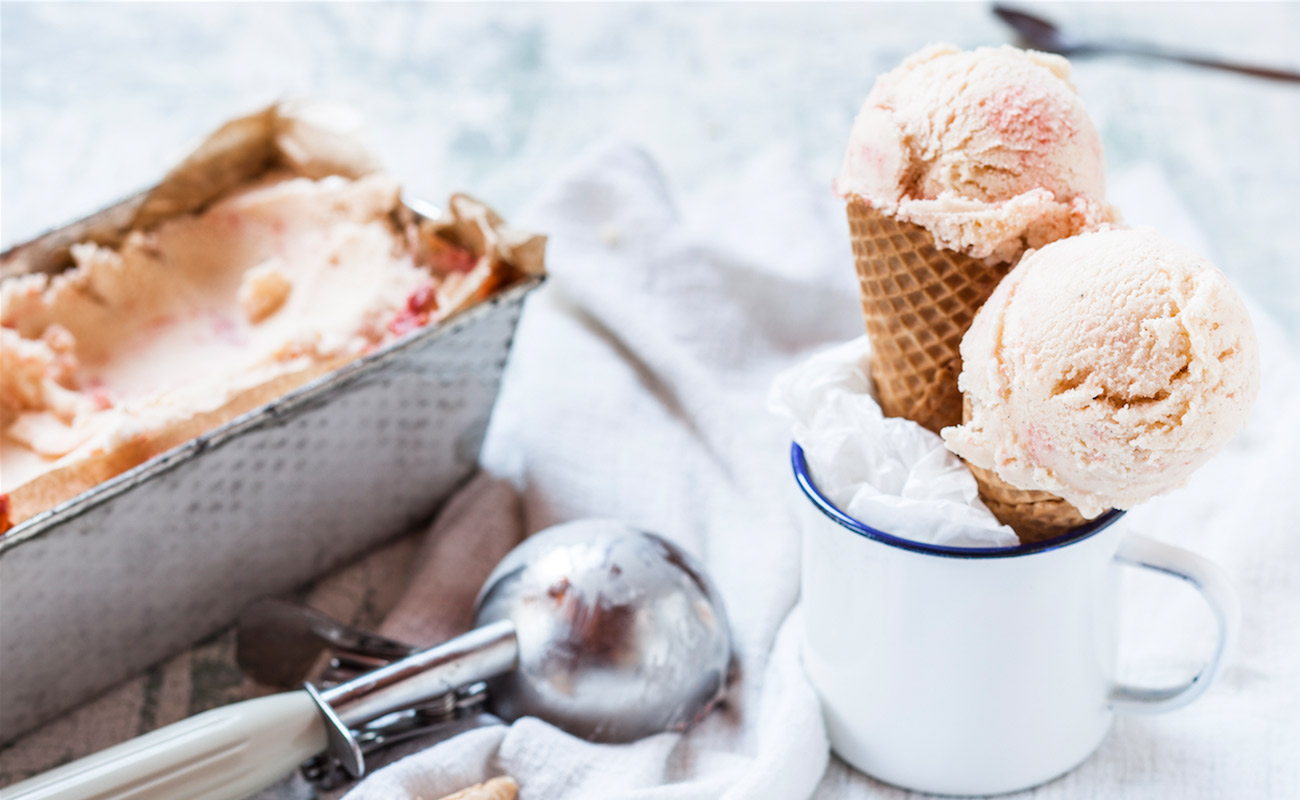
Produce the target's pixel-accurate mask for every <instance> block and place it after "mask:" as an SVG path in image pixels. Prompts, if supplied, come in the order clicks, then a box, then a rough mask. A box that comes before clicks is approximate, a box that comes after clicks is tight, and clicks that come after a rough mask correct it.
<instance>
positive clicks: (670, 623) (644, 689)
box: [0, 520, 732, 800]
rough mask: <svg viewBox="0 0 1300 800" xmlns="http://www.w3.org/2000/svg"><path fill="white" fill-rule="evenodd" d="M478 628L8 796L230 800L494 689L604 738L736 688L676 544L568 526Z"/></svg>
mask: <svg viewBox="0 0 1300 800" xmlns="http://www.w3.org/2000/svg"><path fill="white" fill-rule="evenodd" d="M475 625H476V627H475V628H474V629H473V630H471V631H470V632H468V633H466V634H463V635H461V636H459V637H457V638H455V639H452V640H451V641H449V642H446V643H444V644H441V645H437V646H436V647H431V648H429V649H427V650H420V651H418V652H415V653H413V654H411V655H409V656H407V657H405V658H401V659H399V660H397V661H394V662H392V663H391V664H389V665H387V666H385V667H382V668H380V669H377V670H374V671H372V672H368V673H365V674H363V675H360V676H358V677H356V678H354V679H353V680H350V681H347V682H345V683H341V684H338V685H337V686H334V687H331V688H329V689H326V690H323V691H321V690H317V689H316V688H315V687H313V686H311V685H310V684H308V685H306V686H305V687H304V689H303V690H302V691H296V692H286V693H283V694H277V695H271V696H269V697H263V698H259V699H256V700H248V701H245V702H242V703H236V704H234V705H230V706H226V707H224V708H218V709H214V710H212V711H208V712H205V713H203V714H199V715H197V716H194V717H191V718H189V719H187V720H184V721H182V722H178V723H176V724H174V725H169V726H167V727H166V728H162V729H160V730H157V731H154V732H152V733H150V734H147V735H145V736H141V737H139V738H137V739H133V740H131V741H129V742H126V743H124V744H121V745H118V746H116V747H113V748H110V749H108V750H105V751H103V752H100V753H97V754H95V755H93V756H89V757H87V758H84V759H82V760H80V761H76V762H73V763H72V764H69V765H67V766H64V767H60V768H59V769H56V770H53V771H51V772H48V773H46V774H44V775H40V776H38V777H36V778H33V779H31V780H29V781H26V782H24V783H20V784H17V785H15V786H12V787H10V788H9V789H8V790H5V791H4V792H3V793H0V797H3V798H4V800H37V798H40V799H41V800H53V799H54V798H58V799H59V800H79V799H81V798H92V797H93V798H104V799H105V800H107V799H108V798H121V799H123V800H125V798H128V797H129V798H131V800H146V799H148V798H157V799H158V800H162V799H163V798H166V800H233V798H239V797H246V796H248V795H249V794H252V793H254V792H256V791H257V790H259V789H261V788H264V787H266V786H268V785H270V784H271V783H273V782H275V781H276V780H278V779H279V778H281V777H283V776H285V775H287V774H288V773H290V772H291V771H292V770H293V769H294V768H295V767H296V766H298V765H299V764H300V763H302V762H303V761H306V760H307V759H310V758H313V757H315V756H318V755H321V754H327V755H328V757H329V758H332V759H335V760H337V762H338V763H339V764H341V766H342V767H343V769H345V770H346V771H347V773H348V774H350V775H352V776H353V777H360V776H361V775H363V774H364V772H365V763H364V759H363V757H362V753H361V748H360V746H359V744H358V741H357V737H356V734H355V731H356V730H358V729H360V728H362V727H364V726H365V725H367V724H368V723H370V722H373V721H374V720H378V719H380V718H383V717H386V716H389V715H393V714H396V713H399V712H403V711H406V710H409V709H412V708H420V707H424V706H428V705H429V704H431V703H434V704H436V703H439V702H442V701H443V700H444V698H447V697H454V696H455V692H457V690H460V689H463V688H465V687H470V686H473V685H474V684H477V683H480V682H483V681H487V682H488V686H489V691H490V694H491V697H492V706H493V708H494V710H495V711H496V713H497V714H498V715H499V716H501V717H503V718H504V719H507V720H512V719H516V718H518V717H521V716H530V715H531V716H538V717H541V718H543V719H545V720H547V721H549V722H552V723H554V724H556V725H558V726H559V727H561V728H564V729H565V730H567V731H569V732H570V733H574V734H577V735H579V736H583V737H586V738H589V739H592V740H595V741H607V742H617V741H630V740H633V739H637V738H640V737H643V736H646V735H649V734H652V733H657V732H660V731H665V730H682V729H685V728H687V727H688V726H690V725H691V724H692V723H694V722H695V721H696V720H698V719H700V718H701V717H702V716H703V715H704V714H705V713H707V712H708V711H709V709H710V708H712V707H713V706H714V704H716V703H717V702H718V701H719V700H720V699H721V698H722V695H723V692H724V691H725V688H726V681H727V673H728V669H729V666H730V661H731V651H732V648H731V636H730V632H729V628H728V625H727V617H726V611H725V609H724V608H723V605H722V601H721V598H720V597H719V595H718V592H717V590H716V589H715V588H714V587H713V585H712V583H711V582H710V580H709V578H708V577H707V576H706V575H705V574H704V572H703V570H702V569H701V568H700V566H699V565H698V564H697V563H696V562H695V561H694V560H693V559H692V558H691V557H690V556H688V555H687V554H686V553H684V552H683V551H682V550H680V549H679V548H677V547H676V546H674V545H673V544H671V543H670V542H668V541H666V540H664V539H662V538H660V537H658V536H655V535H653V534H648V533H642V532H639V531H635V530H633V529H631V528H628V527H627V526H626V525H623V524H621V523H617V522H610V521H598V520H589V521H581V522H573V523H568V524H565V525H558V526H555V527H553V528H550V529H548V530H546V531H543V532H542V533H539V534H537V535H535V536H533V537H531V538H530V539H528V540H527V541H525V542H524V543H523V544H521V545H520V546H518V547H516V548H515V549H514V550H512V551H511V552H510V553H509V554H507V555H506V557H505V558H504V559H503V560H502V561H501V563H500V564H499V565H498V566H497V568H496V569H495V570H494V571H493V573H492V574H491V575H490V576H489V577H488V580H487V582H486V584H485V585H484V587H483V589H482V591H481V592H480V594H479V598H478V602H477V604H476V613H475Z"/></svg>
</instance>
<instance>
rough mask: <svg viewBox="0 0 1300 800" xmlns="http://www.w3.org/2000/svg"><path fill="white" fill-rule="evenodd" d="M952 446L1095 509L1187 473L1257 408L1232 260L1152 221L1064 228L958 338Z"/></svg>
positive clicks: (1086, 510)
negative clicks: (1170, 234) (959, 402)
mask: <svg viewBox="0 0 1300 800" xmlns="http://www.w3.org/2000/svg"><path fill="white" fill-rule="evenodd" d="M961 355H962V361H963V368H962V372H961V376H960V378H959V379H958V386H959V387H960V389H961V390H962V392H963V394H964V395H965V398H966V400H967V402H968V404H969V414H968V419H967V421H966V422H965V423H964V424H962V425H959V426H953V427H948V428H945V429H944V430H943V432H942V435H943V438H944V441H945V442H946V443H947V445H948V447H949V449H951V450H952V451H953V452H955V453H957V454H958V455H959V456H961V457H962V458H965V459H966V460H967V461H969V462H970V463H972V464H974V465H976V466H978V467H982V468H985V469H990V470H992V471H994V472H995V473H996V474H997V476H998V477H1000V478H1001V479H1002V480H1004V481H1006V482H1007V483H1010V484H1011V485H1013V486H1016V487H1018V488H1021V489H1030V490H1041V491H1046V492H1050V493H1052V494H1054V495H1057V496H1059V497H1062V498H1064V499H1065V500H1067V501H1069V502H1070V503H1071V504H1073V505H1074V506H1075V507H1076V508H1078V509H1079V511H1080V512H1081V513H1082V514H1083V515H1084V516H1086V517H1089V518H1091V517H1095V516H1097V515H1098V514H1100V513H1101V512H1102V511H1104V510H1106V509H1108V508H1131V507H1132V506H1134V505H1136V504H1137V503H1140V502H1142V501H1143V500H1146V499H1148V498H1150V497H1153V496H1155V495H1158V494H1160V493H1162V492H1165V491H1168V490H1170V489H1174V488H1176V487H1178V486H1181V485H1182V484H1183V483H1184V482H1186V480H1187V479H1188V477H1189V476H1190V475H1191V474H1192V473H1193V472H1194V471H1195V470H1196V469H1197V468H1198V467H1200V466H1201V465H1202V464H1204V463H1205V462H1206V461H1207V460H1208V459H1209V458H1210V457H1211V456H1213V455H1214V454H1215V453H1216V452H1218V451H1219V450H1220V449H1221V448H1222V447H1223V446H1224V444H1226V443H1227V442H1228V440H1229V439H1230V438H1231V437H1232V436H1233V435H1234V434H1235V433H1236V432H1237V431H1238V430H1240V429H1241V427H1242V426H1243V425H1244V424H1245V422H1246V417H1247V414H1248V413H1249V411H1250V407H1251V405H1252V403H1253V402H1254V400H1255V396H1256V394H1257V392H1258V388H1259V381H1260V367H1259V353H1258V348H1257V345H1256V342H1255V334H1254V329H1253V328H1252V326H1251V322H1250V317H1249V315H1248V314H1247V312H1246V308H1245V306H1244V305H1243V304H1242V302H1241V299H1240V298H1239V297H1238V295H1237V293H1236V292H1235V291H1234V290H1233V288H1232V285H1231V284H1230V283H1229V282H1228V280H1227V278H1226V277H1224V275H1223V273H1221V272H1220V271H1219V270H1217V269H1215V267H1214V266H1213V265H1211V264H1210V263H1209V262H1208V261H1206V260H1205V259H1204V258H1202V257H1200V256H1198V255H1197V254H1196V253H1194V252H1192V251H1191V250H1189V249H1187V248H1186V247H1183V246H1182V245H1179V244H1177V243H1176V242H1173V241H1170V240H1168V239H1165V238H1163V237H1160V236H1158V235H1156V234H1154V233H1151V232H1148V231H1130V230H1123V231H1121V230H1108V231H1100V232H1095V233H1088V234H1083V235H1080V236H1075V237H1071V238H1068V239H1063V240H1061V241H1058V242H1055V243H1053V244H1050V245H1047V246H1046V247H1044V248H1042V249H1041V250H1037V251H1035V252H1033V253H1030V254H1029V255H1026V256H1025V257H1024V259H1022V260H1021V262H1020V263H1019V264H1018V265H1017V266H1016V268H1015V269H1013V270H1012V271H1011V273H1010V274H1009V275H1008V276H1007V277H1006V278H1005V279H1003V281H1002V283H1000V284H999V285H998V287H997V289H996V290H995V291H994V292H993V295H992V296H991V297H990V298H989V300H988V302H987V303H985V304H984V306H983V307H982V308H981V309H980V311H979V313H978V314H976V317H975V321H974V322H973V323H972V325H971V327H970V330H969V331H967V333H966V335H965V336H964V337H963V339H962V345H961Z"/></svg>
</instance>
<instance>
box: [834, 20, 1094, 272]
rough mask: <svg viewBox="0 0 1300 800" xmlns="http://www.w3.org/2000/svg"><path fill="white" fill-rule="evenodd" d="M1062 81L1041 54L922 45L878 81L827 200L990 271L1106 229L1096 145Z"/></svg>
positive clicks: (1062, 63) (1055, 61)
mask: <svg viewBox="0 0 1300 800" xmlns="http://www.w3.org/2000/svg"><path fill="white" fill-rule="evenodd" d="M1069 75H1070V65H1069V62H1067V61H1066V60H1065V59H1064V58H1061V57H1060V56H1055V55H1050V54H1047V53H1038V52H1033V51H1026V50H1018V49H1016V48H1014V47H1009V46H1004V47H997V48H990V47H981V48H978V49H976V50H972V51H966V52H963V51H961V50H958V49H957V48H954V47H951V46H947V45H931V46H930V47H927V48H925V49H924V50H922V51H920V52H918V53H916V54H915V55H913V56H911V57H910V58H908V59H907V60H905V61H904V62H903V63H902V64H901V65H899V66H898V67H897V68H896V69H894V70H892V71H890V72H888V73H886V74H884V75H882V76H881V77H880V78H879V79H878V80H877V81H876V83H875V86H874V87H873V88H872V90H871V93H870V94H869V95H868V96H867V99H866V102H865V103H864V104H863V106H862V109H861V111H860V112H859V113H858V116H857V119H856V121H855V122H854V126H853V132H852V134H851V135H850V139H849V145H848V149H847V151H846V152H845V156H844V163H843V167H842V168H841V170H840V174H839V177H838V179H837V180H836V184H835V187H836V191H837V192H838V194H839V195H840V196H841V197H844V198H845V199H846V200H849V199H854V198H856V199H859V200H862V201H863V202H865V203H867V204H868V205H870V206H872V207H875V208H878V209H880V210H882V211H884V212H886V213H888V214H891V215H893V216H895V217H896V218H897V219H899V220H902V221H904V222H911V223H914V224H917V225H920V226H921V227H923V228H925V229H927V230H928V231H929V232H930V233H931V234H932V235H933V236H934V239H935V241H936V243H937V244H938V245H939V246H940V247H944V248H947V249H950V250H956V251H959V252H962V253H965V254H967V255H970V256H974V257H976V258H991V259H994V260H998V261H1010V260H1014V256H1016V255H1018V254H1019V252H1020V251H1021V250H1023V249H1024V247H1025V246H1029V247H1039V246H1042V245H1043V244H1046V243H1047V242H1050V241H1053V240H1055V239H1059V238H1061V237H1063V236H1067V235H1070V234H1072V233H1076V232H1079V231H1082V230H1088V229H1090V228H1093V227H1096V226H1098V225H1101V224H1103V223H1106V222H1108V221H1110V220H1111V219H1112V218H1113V216H1114V213H1113V211H1112V210H1111V208H1110V207H1109V206H1108V205H1106V203H1105V201H1104V195H1105V190H1106V169H1105V162H1104V159H1103V156H1102V147H1101V140H1100V138H1099V137H1098V135H1097V130H1096V128H1095V127H1094V126H1093V124H1092V121H1091V119H1089V117H1088V114H1087V111H1086V110H1085V109H1084V106H1083V101H1082V100H1081V99H1080V98H1079V95H1078V93H1077V92H1076V91H1075V88H1074V86H1073V85H1072V84H1071V83H1070V81H1069Z"/></svg>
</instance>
